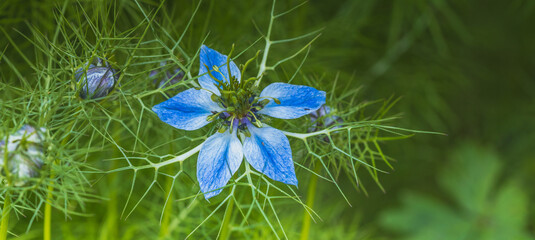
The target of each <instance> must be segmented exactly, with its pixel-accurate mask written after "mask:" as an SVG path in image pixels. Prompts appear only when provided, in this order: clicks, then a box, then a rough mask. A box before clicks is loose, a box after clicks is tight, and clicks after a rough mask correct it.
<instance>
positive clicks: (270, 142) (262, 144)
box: [243, 125, 297, 186]
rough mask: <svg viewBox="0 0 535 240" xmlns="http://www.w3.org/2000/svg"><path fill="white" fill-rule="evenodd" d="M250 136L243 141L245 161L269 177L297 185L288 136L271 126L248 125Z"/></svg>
mask: <svg viewBox="0 0 535 240" xmlns="http://www.w3.org/2000/svg"><path fill="white" fill-rule="evenodd" d="M248 129H249V132H250V133H251V137H247V138H245V141H244V142H243V154H244V155H245V158H246V159H247V162H249V163H250V164H251V166H253V168H255V169H256V170H257V171H260V172H262V173H264V174H265V175H266V176H268V177H269V178H271V179H273V180H276V181H279V182H283V183H286V184H292V185H296V186H297V178H296V176H295V170H294V163H293V160H292V149H291V148H290V142H289V141H288V138H286V136H285V135H284V134H283V133H282V132H281V131H279V130H277V129H275V128H272V127H263V128H257V127H254V126H252V125H249V126H248Z"/></svg>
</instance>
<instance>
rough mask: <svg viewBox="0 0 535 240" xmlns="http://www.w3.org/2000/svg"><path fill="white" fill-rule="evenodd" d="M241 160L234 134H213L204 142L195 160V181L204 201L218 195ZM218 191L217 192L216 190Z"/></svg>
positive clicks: (241, 152)
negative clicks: (197, 182) (199, 187)
mask: <svg viewBox="0 0 535 240" xmlns="http://www.w3.org/2000/svg"><path fill="white" fill-rule="evenodd" d="M242 159H243V151H242V144H241V142H240V140H239V139H238V137H236V132H234V133H232V134H231V133H229V132H228V131H227V132H225V133H215V134H214V135H212V136H211V137H209V138H208V139H206V141H205V142H204V144H203V146H202V148H201V151H200V153H199V159H198V160H197V180H198V181H199V185H200V186H201V191H202V192H203V193H204V197H205V198H206V199H208V198H211V197H213V196H216V195H218V194H219V193H220V192H221V191H222V190H223V189H219V188H222V187H224V186H225V185H226V184H227V182H228V181H229V180H230V178H231V177H232V175H234V173H235V172H236V170H238V168H239V167H240V164H241V162H242ZM216 189H219V190H216Z"/></svg>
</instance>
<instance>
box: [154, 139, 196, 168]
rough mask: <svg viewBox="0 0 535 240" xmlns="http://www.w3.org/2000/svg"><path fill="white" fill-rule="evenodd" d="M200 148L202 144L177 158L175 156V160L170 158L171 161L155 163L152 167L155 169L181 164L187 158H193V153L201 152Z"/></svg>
mask: <svg viewBox="0 0 535 240" xmlns="http://www.w3.org/2000/svg"><path fill="white" fill-rule="evenodd" d="M201 147H202V143H201V144H199V145H198V146H197V147H195V148H193V149H191V150H189V151H187V152H185V153H184V154H181V155H179V156H176V157H175V158H172V159H169V160H167V161H163V162H160V163H156V164H154V165H152V166H153V167H156V168H160V167H163V166H167V165H169V164H173V163H176V162H182V161H184V160H186V159H187V158H189V157H191V156H193V155H194V154H195V153H197V152H198V151H200V150H201Z"/></svg>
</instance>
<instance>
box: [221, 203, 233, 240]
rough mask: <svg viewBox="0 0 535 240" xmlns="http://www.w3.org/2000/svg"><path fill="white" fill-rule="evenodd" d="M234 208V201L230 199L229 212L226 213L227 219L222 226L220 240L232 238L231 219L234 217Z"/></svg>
mask: <svg viewBox="0 0 535 240" xmlns="http://www.w3.org/2000/svg"><path fill="white" fill-rule="evenodd" d="M233 208H234V200H232V199H229V203H228V205H227V210H226V211H225V218H224V219H223V223H222V224H221V228H222V230H221V235H219V236H220V238H219V239H221V240H227V239H229V238H230V232H231V226H230V222H231V219H230V217H231V216H232V209H233Z"/></svg>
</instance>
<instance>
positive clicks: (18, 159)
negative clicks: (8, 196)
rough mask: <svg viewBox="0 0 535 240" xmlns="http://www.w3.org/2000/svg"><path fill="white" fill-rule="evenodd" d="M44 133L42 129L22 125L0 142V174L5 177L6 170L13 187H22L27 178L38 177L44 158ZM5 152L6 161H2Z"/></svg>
mask: <svg viewBox="0 0 535 240" xmlns="http://www.w3.org/2000/svg"><path fill="white" fill-rule="evenodd" d="M44 132H45V129H44V128H41V129H36V128H34V127H32V126H30V125H24V126H23V127H22V128H21V129H19V130H18V131H17V132H15V133H14V134H11V135H9V136H8V137H7V140H5V139H4V140H2V141H0V173H1V175H3V176H5V175H6V172H5V170H6V169H7V171H9V174H10V175H11V176H12V177H13V178H12V180H13V184H14V185H15V186H23V185H25V184H26V182H27V181H26V180H27V179H28V178H32V177H37V176H38V175H39V169H41V167H42V165H43V158H44V154H43V141H44V137H43V133H44ZM6 142H7V143H6ZM6 151H7V159H4V157H5V153H6ZM6 165H7V166H6Z"/></svg>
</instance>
